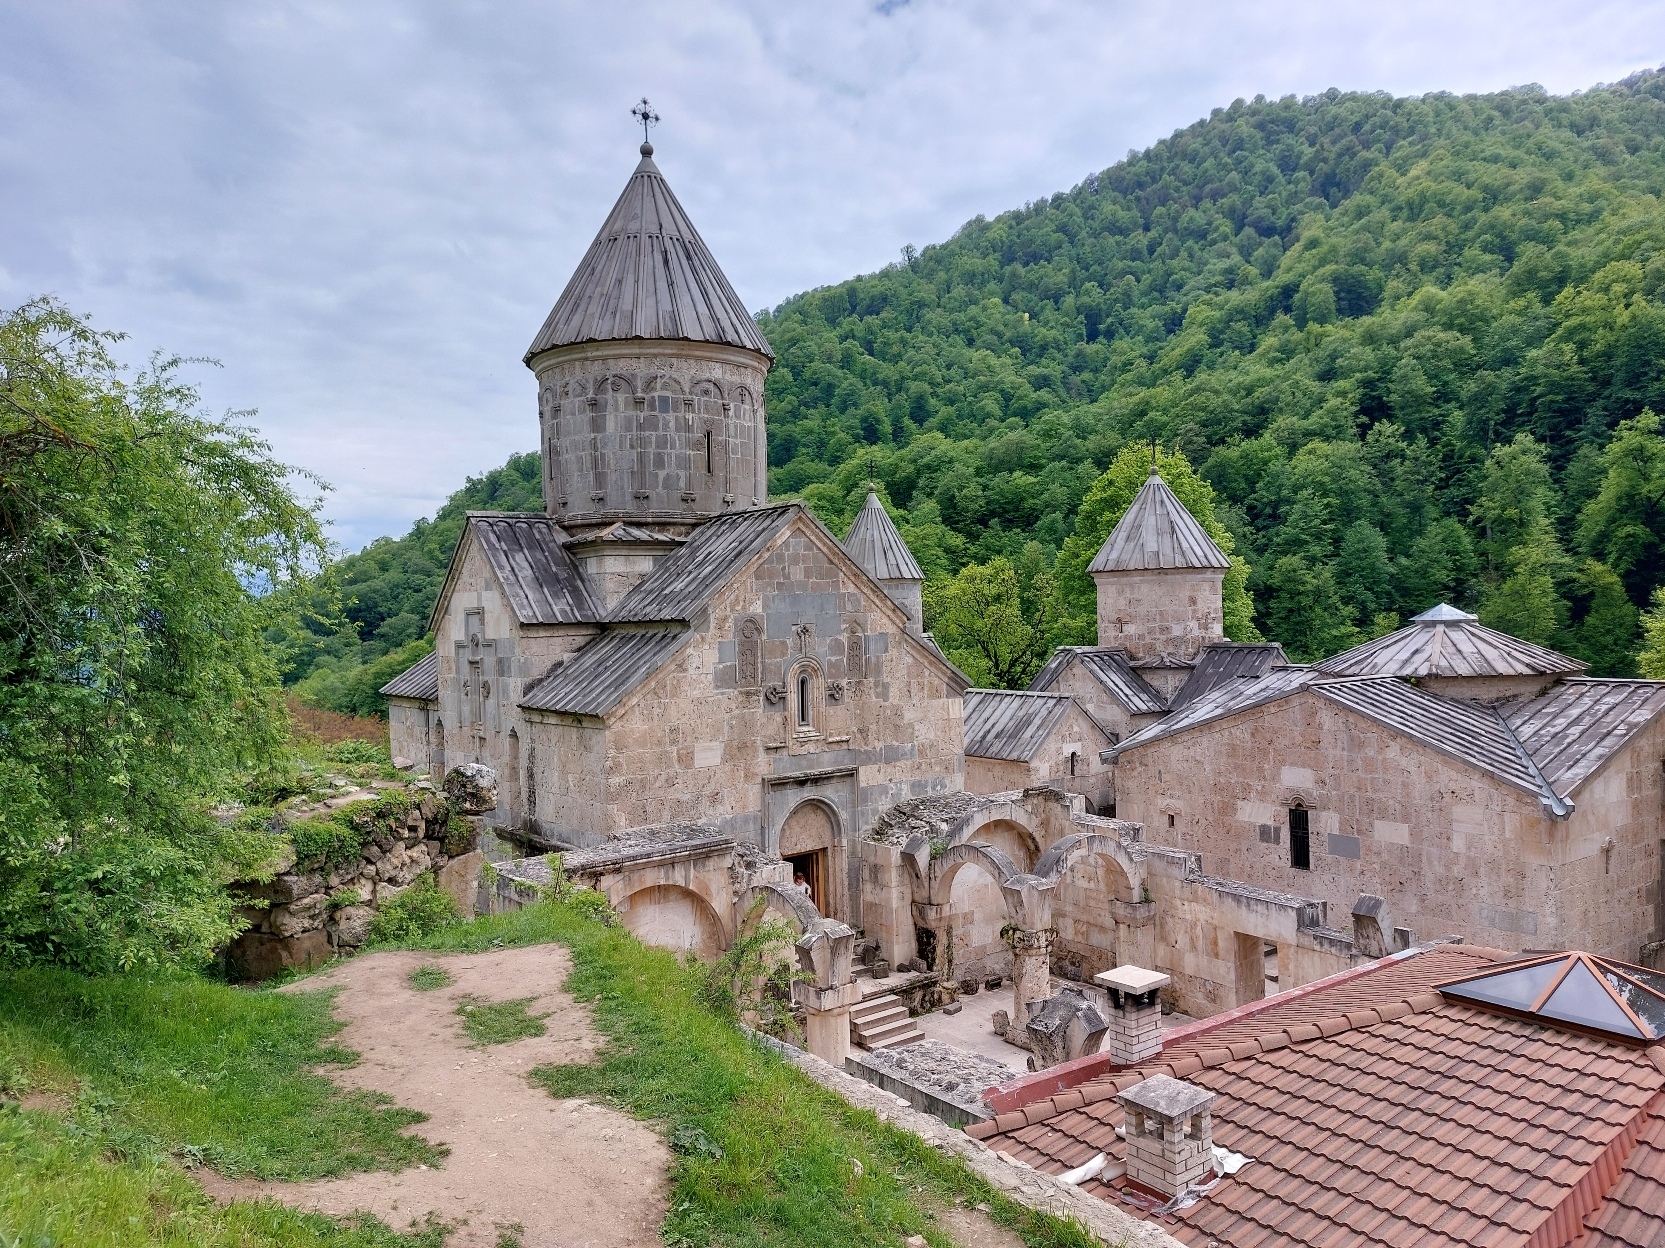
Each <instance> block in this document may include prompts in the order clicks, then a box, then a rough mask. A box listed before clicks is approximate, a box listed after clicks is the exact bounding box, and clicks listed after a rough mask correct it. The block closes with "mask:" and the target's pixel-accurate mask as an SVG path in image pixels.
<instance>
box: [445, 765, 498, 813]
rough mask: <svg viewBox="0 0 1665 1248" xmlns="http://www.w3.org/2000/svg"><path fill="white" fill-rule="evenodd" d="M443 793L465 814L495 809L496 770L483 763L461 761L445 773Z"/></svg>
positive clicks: (488, 811)
mask: <svg viewBox="0 0 1665 1248" xmlns="http://www.w3.org/2000/svg"><path fill="white" fill-rule="evenodd" d="M445 795H446V796H447V797H449V798H450V799H451V804H452V805H454V806H455V807H456V808H457V809H458V810H459V811H461V812H462V813H463V814H465V815H484V814H489V813H491V812H492V811H494V810H496V809H497V772H495V771H494V770H492V769H491V768H490V767H487V766H486V765H485V764H484V763H463V764H462V765H461V766H458V767H453V768H451V770H450V771H448V772H446V773H445Z"/></svg>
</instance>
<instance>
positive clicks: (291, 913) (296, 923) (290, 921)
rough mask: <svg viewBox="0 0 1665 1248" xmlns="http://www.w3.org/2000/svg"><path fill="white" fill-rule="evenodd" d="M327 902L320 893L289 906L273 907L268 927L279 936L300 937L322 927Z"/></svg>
mask: <svg viewBox="0 0 1665 1248" xmlns="http://www.w3.org/2000/svg"><path fill="white" fill-rule="evenodd" d="M326 900H327V899H326V898H325V896H324V894H323V893H321V892H319V893H313V894H312V895H311V896H310V897H303V898H301V900H299V901H297V902H293V903H291V904H290V905H287V906H273V907H272V910H271V915H270V917H269V918H268V919H267V923H266V926H267V927H268V928H269V929H270V930H271V931H272V932H273V933H275V934H276V935H278V936H298V935H299V934H300V933H302V932H310V931H312V930H314V929H315V928H319V927H322V926H323V925H324V908H325V902H326Z"/></svg>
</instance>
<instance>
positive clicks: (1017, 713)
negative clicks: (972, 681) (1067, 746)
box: [964, 689, 1074, 763]
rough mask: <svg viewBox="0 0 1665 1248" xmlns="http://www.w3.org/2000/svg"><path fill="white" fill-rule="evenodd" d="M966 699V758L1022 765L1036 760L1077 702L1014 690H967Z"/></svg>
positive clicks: (1057, 695) (1064, 695)
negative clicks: (992, 759)
mask: <svg viewBox="0 0 1665 1248" xmlns="http://www.w3.org/2000/svg"><path fill="white" fill-rule="evenodd" d="M964 698H965V753H966V757H967V758H998V759H1003V760H1006V761H1010V762H1020V763H1026V762H1028V761H1029V760H1030V759H1032V758H1034V757H1035V755H1036V754H1037V753H1038V752H1039V751H1040V748H1041V747H1042V746H1043V745H1045V744H1046V739H1047V738H1048V737H1050V736H1051V735H1052V731H1053V729H1055V728H1056V727H1057V726H1058V724H1059V723H1060V722H1061V721H1062V720H1063V718H1064V715H1065V713H1066V712H1067V711H1068V710H1069V709H1070V703H1071V702H1072V701H1073V700H1074V699H1072V698H1071V697H1070V696H1069V694H1067V693H1028V692H1018V691H1015V690H1011V689H967V690H966V691H965V694H964Z"/></svg>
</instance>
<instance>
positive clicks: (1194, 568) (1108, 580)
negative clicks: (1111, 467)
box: [1087, 467, 1231, 692]
mask: <svg viewBox="0 0 1665 1248" xmlns="http://www.w3.org/2000/svg"><path fill="white" fill-rule="evenodd" d="M1230 570H1231V560H1230V559H1228V558H1226V555H1225V552H1223V551H1222V550H1221V549H1220V548H1219V547H1218V546H1216V545H1215V544H1214V539H1213V538H1211V537H1209V536H1208V534H1207V533H1206V532H1205V531H1204V529H1203V527H1202V525H1200V524H1198V523H1197V518H1196V517H1195V516H1193V515H1192V514H1191V513H1190V512H1189V511H1187V510H1185V504H1184V503H1182V502H1180V501H1179V499H1178V498H1176V497H1175V496H1174V492H1173V491H1172V490H1170V489H1169V488H1168V485H1167V482H1165V481H1163V480H1162V478H1161V477H1160V476H1158V475H1157V471H1156V469H1155V468H1154V467H1152V468H1151V472H1150V476H1149V478H1148V479H1147V480H1146V481H1145V484H1144V485H1143V487H1141V488H1140V490H1139V493H1138V494H1136V495H1135V496H1134V498H1133V504H1132V506H1130V507H1129V508H1128V509H1127V513H1126V514H1125V515H1123V516H1122V518H1121V520H1120V521H1118V522H1117V524H1116V527H1115V528H1114V529H1112V530H1111V531H1110V536H1109V537H1107V538H1105V539H1104V545H1103V546H1101V547H1099V551H1098V554H1097V555H1095V556H1094V557H1093V561H1092V563H1090V564H1088V565H1087V571H1088V573H1089V574H1091V576H1092V578H1093V583H1094V584H1095V585H1096V586H1097V588H1098V644H1099V645H1101V646H1114V647H1117V648H1119V649H1123V650H1126V651H1127V654H1128V657H1129V658H1130V659H1131V660H1132V661H1133V665H1134V666H1135V667H1143V666H1146V665H1151V666H1153V667H1154V666H1159V665H1162V664H1189V663H1190V662H1191V661H1192V660H1194V659H1195V658H1196V657H1197V654H1198V652H1199V651H1201V650H1202V648H1203V647H1204V646H1206V645H1211V644H1213V643H1214V642H1217V641H1223V640H1225V634H1224V632H1223V631H1222V630H1223V627H1224V623H1225V618H1224V617H1225V611H1224V606H1225V604H1224V587H1225V575H1226V573H1227V572H1229V571H1230ZM1164 692H1171V690H1165V691H1164Z"/></svg>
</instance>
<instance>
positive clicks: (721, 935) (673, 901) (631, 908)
mask: <svg viewBox="0 0 1665 1248" xmlns="http://www.w3.org/2000/svg"><path fill="white" fill-rule="evenodd" d="M618 912H619V919H620V921H621V922H622V923H623V924H624V927H625V929H626V930H627V931H629V932H630V933H631V934H632V935H634V936H635V937H637V938H638V939H639V940H641V941H642V942H643V943H644V944H649V945H657V946H659V947H660V948H665V949H686V950H692V951H693V952H694V953H695V954H697V955H698V956H699V957H702V958H714V957H716V956H717V955H718V954H719V953H721V952H722V951H723V950H724V949H726V948H728V946H729V943H730V942H731V940H732V939H733V932H732V929H731V928H730V926H729V924H727V923H725V922H724V921H723V919H722V916H721V915H719V914H718V912H717V910H716V908H715V907H714V906H712V904H711V902H710V900H709V899H708V898H706V897H704V896H702V895H701V894H700V893H698V892H696V891H695V890H694V889H691V888H684V887H682V886H681V885H679V884H651V885H649V886H648V887H646V888H641V889H637V890H636V891H635V892H633V893H631V894H630V895H629V896H628V897H626V898H625V899H624V904H623V905H621V906H619V907H618Z"/></svg>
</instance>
